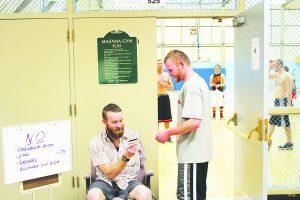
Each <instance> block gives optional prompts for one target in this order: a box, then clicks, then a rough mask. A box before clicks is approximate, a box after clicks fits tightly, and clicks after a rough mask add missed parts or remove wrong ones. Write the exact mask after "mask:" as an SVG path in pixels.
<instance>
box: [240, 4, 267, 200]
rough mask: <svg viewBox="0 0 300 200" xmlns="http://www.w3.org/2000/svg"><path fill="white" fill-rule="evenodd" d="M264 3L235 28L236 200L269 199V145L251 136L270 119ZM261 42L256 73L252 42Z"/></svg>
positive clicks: (253, 9)
mask: <svg viewBox="0 0 300 200" xmlns="http://www.w3.org/2000/svg"><path fill="white" fill-rule="evenodd" d="M264 7H265V6H264V3H261V4H258V5H256V6H254V7H252V8H250V9H248V10H245V11H244V12H242V13H240V14H239V15H238V16H237V17H244V18H246V23H245V24H243V25H241V26H239V27H236V28H235V75H234V76H235V88H234V89H235V108H234V109H235V112H237V116H238V125H237V126H236V133H238V134H236V135H235V144H234V145H235V159H234V160H235V161H234V162H235V163H234V166H235V175H234V176H235V197H236V199H266V182H265V177H266V171H265V170H264V169H266V158H267V155H266V153H267V145H266V144H265V142H263V141H259V140H258V139H257V137H256V133H253V136H252V138H251V139H248V138H247V136H248V134H249V133H250V131H251V130H252V129H253V128H255V127H256V126H257V119H258V118H260V119H264V118H265V116H266V110H267V109H266V104H267V101H265V97H266V94H265V93H266V88H267V87H266V82H267V81H268V77H267V73H266V72H267V71H266V67H267V66H266V65H265V51H264V50H265V45H266V43H265V41H266V40H265V37H266V35H265V33H264V31H265V25H266V24H265V23H266V21H264V19H265V18H264V15H265V13H264ZM254 38H258V39H259V51H260V57H259V66H260V67H259V69H256V70H254V69H252V67H251V66H252V65H251V64H252V62H253V61H252V59H251V50H252V41H253V39H254Z"/></svg>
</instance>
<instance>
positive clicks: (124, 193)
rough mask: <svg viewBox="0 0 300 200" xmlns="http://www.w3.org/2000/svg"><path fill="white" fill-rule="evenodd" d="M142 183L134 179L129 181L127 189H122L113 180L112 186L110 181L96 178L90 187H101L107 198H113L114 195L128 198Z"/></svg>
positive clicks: (109, 199)
mask: <svg viewBox="0 0 300 200" xmlns="http://www.w3.org/2000/svg"><path fill="white" fill-rule="evenodd" d="M141 184H142V183H141V182H139V181H138V180H132V181H129V183H128V187H127V188H126V189H125V190H122V189H120V188H119V187H118V185H117V184H116V183H115V182H113V183H112V186H111V185H109V184H108V183H106V182H105V181H102V180H96V181H95V182H93V183H92V184H91V186H90V188H89V189H92V188H99V189H100V190H101V191H102V192H103V194H104V196H105V197H106V199H108V200H111V199H113V198H114V197H119V198H121V199H124V200H127V198H128V194H129V193H130V192H131V191H132V190H133V189H134V188H135V187H137V186H138V185H141Z"/></svg>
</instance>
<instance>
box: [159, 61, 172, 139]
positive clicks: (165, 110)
mask: <svg viewBox="0 0 300 200" xmlns="http://www.w3.org/2000/svg"><path fill="white" fill-rule="evenodd" d="M172 89H173V84H172V82H171V80H170V76H169V74H168V73H166V72H164V71H163V63H162V60H161V59H158V60H157V95H158V125H159V123H164V127H165V129H168V128H169V127H170V122H172V112H171V104H170V97H169V94H168V90H172ZM169 142H172V140H171V138H170V139H169Z"/></svg>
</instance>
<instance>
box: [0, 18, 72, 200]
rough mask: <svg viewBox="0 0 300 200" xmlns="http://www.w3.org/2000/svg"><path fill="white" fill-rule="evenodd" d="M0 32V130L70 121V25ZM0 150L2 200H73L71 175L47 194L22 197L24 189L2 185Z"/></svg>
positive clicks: (5, 25) (25, 24) (4, 25)
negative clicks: (68, 37)
mask: <svg viewBox="0 0 300 200" xmlns="http://www.w3.org/2000/svg"><path fill="white" fill-rule="evenodd" d="M0 30H1V31H0V44H1V45H0V76H1V78H0V92H1V97H0V127H3V126H11V125H18V124H27V123H37V122H47V121H56V120H64V119H70V114H69V105H70V84H69V67H70V64H69V51H68V45H69V44H68V41H67V34H66V33H67V30H68V20H67V19H21V20H0ZM0 140H1V137H0ZM0 149H1V153H0V162H1V165H0V177H1V178H0V179H1V180H0V194H1V195H0V196H1V199H10V200H17V199H18V200H28V199H34V198H35V199H49V198H50V197H52V199H53V200H60V199H65V200H73V199H74V196H75V195H74V189H73V188H72V175H73V172H72V171H70V172H66V173H63V174H61V175H60V177H61V184H60V185H59V186H57V187H53V188H52V189H51V191H50V189H41V190H37V191H36V192H34V194H32V193H28V194H20V192H19V191H20V188H19V184H21V185H22V183H12V184H9V185H5V184H4V181H3V176H4V174H3V173H4V170H3V164H2V162H3V154H2V142H0ZM7 156H9V155H7Z"/></svg>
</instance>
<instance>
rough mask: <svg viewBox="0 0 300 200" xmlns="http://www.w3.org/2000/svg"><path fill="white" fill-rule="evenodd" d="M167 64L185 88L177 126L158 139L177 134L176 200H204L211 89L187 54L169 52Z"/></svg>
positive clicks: (209, 141)
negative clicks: (195, 69) (196, 70)
mask: <svg viewBox="0 0 300 200" xmlns="http://www.w3.org/2000/svg"><path fill="white" fill-rule="evenodd" d="M164 63H165V66H166V69H167V70H168V73H169V75H170V76H172V77H173V78H174V79H175V80H176V81H177V82H179V81H183V82H184V85H183V86H182V89H181V91H180V94H179V99H178V119H177V126H176V127H175V128H170V129H167V130H162V131H160V132H158V134H157V135H156V137H155V139H156V140H157V141H158V142H160V143H165V142H166V141H168V139H169V137H170V136H172V135H177V161H178V179H177V182H178V183H177V199H179V200H181V199H197V200H205V199H206V177H207V168H208V162H209V161H210V160H211V157H212V136H211V105H210V93H209V89H208V86H207V84H206V82H205V81H204V79H203V78H201V77H200V76H199V75H198V74H197V73H196V72H195V71H194V70H193V68H192V67H191V63H190V59H189V58H188V56H187V55H186V54H185V53H184V52H182V51H179V50H172V51H170V52H169V53H168V55H167V56H166V57H165V59H164Z"/></svg>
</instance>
